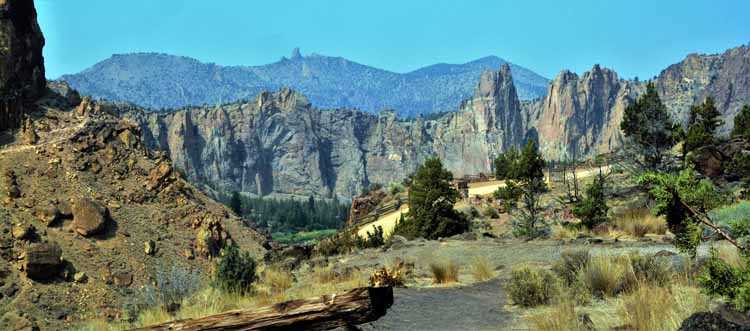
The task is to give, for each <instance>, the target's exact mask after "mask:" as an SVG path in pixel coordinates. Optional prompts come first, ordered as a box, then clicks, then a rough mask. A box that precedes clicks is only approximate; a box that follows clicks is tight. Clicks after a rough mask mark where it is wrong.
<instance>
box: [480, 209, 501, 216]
mask: <svg viewBox="0 0 750 331" xmlns="http://www.w3.org/2000/svg"><path fill="white" fill-rule="evenodd" d="M482 215H483V216H484V217H487V218H498V217H500V214H499V213H498V212H497V209H495V208H492V207H490V206H487V207H484V209H482Z"/></svg>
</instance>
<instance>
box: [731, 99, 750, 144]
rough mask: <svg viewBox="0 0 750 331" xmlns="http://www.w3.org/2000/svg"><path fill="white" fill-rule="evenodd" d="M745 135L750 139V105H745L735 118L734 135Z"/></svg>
mask: <svg viewBox="0 0 750 331" xmlns="http://www.w3.org/2000/svg"><path fill="white" fill-rule="evenodd" d="M739 136H742V137H745V138H747V139H750V105H745V106H743V107H742V110H740V113H739V114H737V116H736V117H735V118H734V128H733V129H732V137H739Z"/></svg>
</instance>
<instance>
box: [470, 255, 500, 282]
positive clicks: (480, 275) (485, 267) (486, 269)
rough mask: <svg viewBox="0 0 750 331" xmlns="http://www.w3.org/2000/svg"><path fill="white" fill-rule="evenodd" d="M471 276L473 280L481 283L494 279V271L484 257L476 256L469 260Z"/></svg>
mask: <svg viewBox="0 0 750 331" xmlns="http://www.w3.org/2000/svg"><path fill="white" fill-rule="evenodd" d="M471 275H472V276H474V280H476V281H479V282H483V281H485V280H488V279H492V278H495V276H496V274H495V270H493V268H492V266H491V265H490V261H489V260H488V259H487V258H486V257H484V256H477V257H474V258H473V259H472V260H471Z"/></svg>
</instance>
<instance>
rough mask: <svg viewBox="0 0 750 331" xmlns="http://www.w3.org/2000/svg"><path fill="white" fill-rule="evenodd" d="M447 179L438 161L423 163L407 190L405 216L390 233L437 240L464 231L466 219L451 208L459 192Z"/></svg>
mask: <svg viewBox="0 0 750 331" xmlns="http://www.w3.org/2000/svg"><path fill="white" fill-rule="evenodd" d="M451 180H453V174H452V173H451V172H450V171H448V170H446V169H445V168H444V167H443V163H442V162H441V161H440V159H439V158H432V159H428V160H427V161H425V162H424V164H422V165H421V166H420V167H419V169H418V170H417V172H416V174H414V177H413V179H412V182H411V187H410V188H409V213H408V215H407V217H405V218H404V219H403V220H402V221H400V222H399V223H398V224H397V225H396V227H395V229H394V232H395V233H396V234H399V235H403V236H405V237H407V238H416V237H420V238H426V239H437V238H441V237H450V236H452V235H455V234H459V233H463V232H465V231H467V230H468V229H469V222H468V220H467V219H466V217H465V216H464V215H463V214H461V213H459V212H458V211H456V210H455V209H454V208H453V206H454V205H455V204H456V201H458V198H459V193H458V191H456V189H454V188H453V186H452V185H451Z"/></svg>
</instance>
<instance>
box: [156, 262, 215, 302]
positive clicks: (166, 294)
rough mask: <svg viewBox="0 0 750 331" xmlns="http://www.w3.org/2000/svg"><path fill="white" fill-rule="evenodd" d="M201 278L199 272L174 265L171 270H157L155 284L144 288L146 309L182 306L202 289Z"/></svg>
mask: <svg viewBox="0 0 750 331" xmlns="http://www.w3.org/2000/svg"><path fill="white" fill-rule="evenodd" d="M201 285H202V282H201V276H200V273H198V271H195V270H193V271H190V270H187V269H184V268H181V267H179V266H177V265H173V266H172V267H171V268H159V269H157V270H156V279H155V282H154V283H153V284H149V285H148V286H145V287H144V288H143V293H142V296H143V304H144V305H145V307H155V306H164V307H169V306H171V305H175V304H180V303H181V302H182V300H183V299H185V298H187V297H189V296H190V295H192V294H193V293H195V292H197V291H198V290H199V289H200V288H201Z"/></svg>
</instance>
